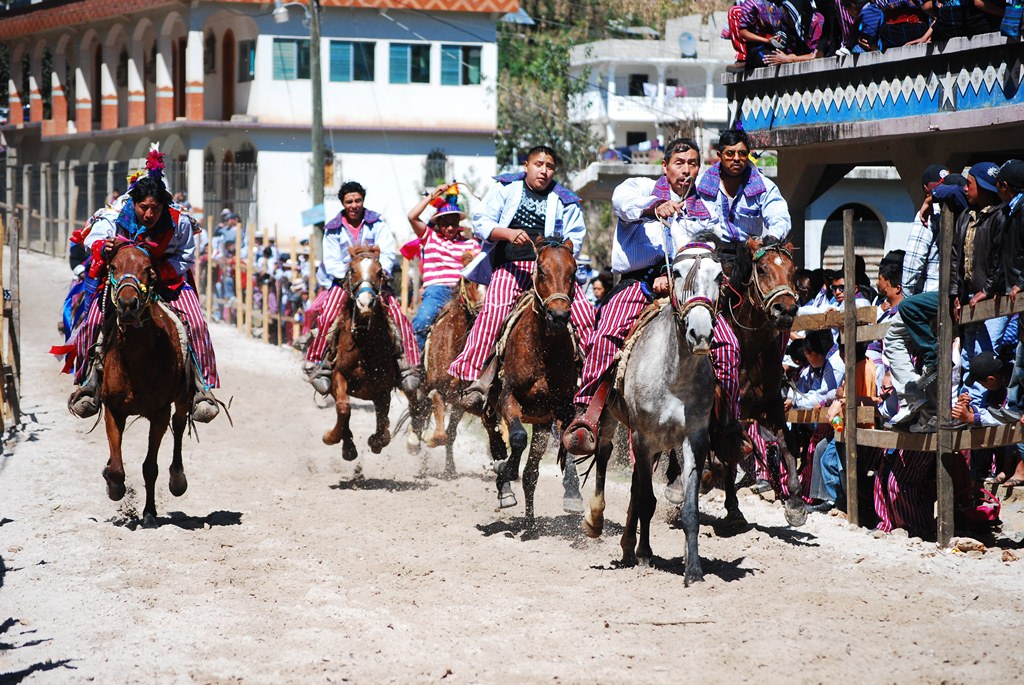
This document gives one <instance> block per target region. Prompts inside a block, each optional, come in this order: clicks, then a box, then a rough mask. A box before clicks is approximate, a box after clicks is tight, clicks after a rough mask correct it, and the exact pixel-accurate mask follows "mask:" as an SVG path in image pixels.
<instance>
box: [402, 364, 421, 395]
mask: <svg viewBox="0 0 1024 685" xmlns="http://www.w3.org/2000/svg"><path fill="white" fill-rule="evenodd" d="M398 375H399V379H400V381H399V382H400V385H401V386H402V390H403V392H406V393H414V392H416V390H417V389H418V388H419V387H420V382H421V381H422V378H420V372H419V368H418V367H415V366H409V363H408V362H407V361H406V360H405V357H401V358H399V360H398Z"/></svg>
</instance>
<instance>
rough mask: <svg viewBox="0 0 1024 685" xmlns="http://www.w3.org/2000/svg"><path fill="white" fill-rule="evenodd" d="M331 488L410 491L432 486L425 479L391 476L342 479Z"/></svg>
mask: <svg viewBox="0 0 1024 685" xmlns="http://www.w3.org/2000/svg"><path fill="white" fill-rule="evenodd" d="M328 487H330V488H331V490H386V491H388V492H408V491H410V490H426V489H427V488H429V487H432V486H431V484H430V483H426V482H423V481H408V480H394V479H391V478H353V479H351V480H340V481H338V483H337V484H336V485H331V486H328Z"/></svg>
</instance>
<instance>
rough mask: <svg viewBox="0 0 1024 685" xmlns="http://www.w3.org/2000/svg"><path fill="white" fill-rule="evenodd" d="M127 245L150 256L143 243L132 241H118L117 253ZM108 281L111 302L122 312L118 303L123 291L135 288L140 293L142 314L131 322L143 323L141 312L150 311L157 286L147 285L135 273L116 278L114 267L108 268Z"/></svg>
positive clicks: (115, 308) (116, 245)
mask: <svg viewBox="0 0 1024 685" xmlns="http://www.w3.org/2000/svg"><path fill="white" fill-rule="evenodd" d="M125 247H134V248H135V249H137V250H139V251H140V252H142V253H143V254H145V255H146V256H147V257H149V256H150V254H149V250H147V249H146V248H145V247H143V246H142V245H139V244H138V243H133V242H130V241H118V242H117V243H115V248H116V250H115V254H116V253H117V252H120V251H121V249H122V248H125ZM107 283H108V284H109V290H110V302H111V304H113V305H114V311H115V312H120V309H119V307H118V306H117V303H118V300H119V299H120V297H121V293H122V292H124V290H125V289H126V288H134V289H135V292H137V293H138V294H139V299H140V300H142V307H140V308H139V312H140V315H139V316H137V317H135V321H133V322H131V323H133V324H139V323H142V317H141V313H142V312H145V311H149V305H150V303H152V302H153V300H155V299H156V288H153V287H152V286H151V285H146V284H145V283H143V282H142V281H141V280H139V277H138V276H136V275H135V274H131V273H128V274H123V275H122V276H121V278H116V277H115V276H114V274H113V270H112V269H108V271H107ZM119 319H120V317H119Z"/></svg>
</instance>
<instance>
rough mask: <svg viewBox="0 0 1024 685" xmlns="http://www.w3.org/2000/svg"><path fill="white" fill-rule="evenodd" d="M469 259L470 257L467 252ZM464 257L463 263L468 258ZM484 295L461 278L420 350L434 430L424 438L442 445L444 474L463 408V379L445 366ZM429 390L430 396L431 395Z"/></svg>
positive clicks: (450, 466)
mask: <svg viewBox="0 0 1024 685" xmlns="http://www.w3.org/2000/svg"><path fill="white" fill-rule="evenodd" d="M470 259H472V257H471V256H470ZM468 261H469V260H467V259H466V258H465V257H464V258H463V262H464V264H463V265H464V266H465V263H466V262H468ZM482 303H483V295H482V294H481V292H480V286H478V285H477V284H476V283H471V282H469V281H467V280H466V279H461V280H460V281H459V285H458V292H457V293H456V294H455V295H454V296H453V297H452V299H451V300H449V301H448V304H446V305H445V306H444V308H443V309H442V310H441V313H440V314H438V315H437V319H436V320H435V321H434V325H433V326H431V328H430V332H429V333H428V334H427V345H426V347H425V348H424V350H423V361H424V367H425V371H426V378H424V381H423V385H422V386H421V390H422V392H423V397H424V401H426V400H427V399H432V401H433V410H434V434H433V435H432V436H430V438H429V439H428V440H427V444H428V445H429V446H430V447H437V446H438V445H444V446H445V466H444V476H445V477H446V478H453V477H454V476H455V457H454V455H453V447H454V444H455V435H456V433H457V431H458V428H459V421H461V420H462V416H463V414H465V410H463V409H462V408H461V407H460V406H459V403H458V402H457V400H458V398H459V394H460V392H461V388H462V385H463V384H462V383H461V382H460V381H459V380H458V379H456V378H453V377H452V376H450V375H448V367H449V366H450V365H451V363H452V361H453V360H454V359H455V357H457V356H458V355H459V353H460V352H462V348H463V347H465V346H466V339H467V338H468V337H469V330H470V329H471V328H472V327H473V321H475V320H476V315H477V314H478V313H479V312H480V306H481V304H482ZM431 394H432V396H431ZM446 404H447V405H448V406H449V407H451V416H450V417H449V419H448V427H447V429H446V428H445V424H444V411H445V405H446Z"/></svg>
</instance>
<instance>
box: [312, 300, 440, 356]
mask: <svg viewBox="0 0 1024 685" xmlns="http://www.w3.org/2000/svg"><path fill="white" fill-rule="evenodd" d="M324 292H325V293H326V294H325V295H323V300H322V301H321V300H320V296H319V295H318V296H317V300H318V301H320V314H319V317H318V318H317V331H316V337H315V338H313V342H312V344H311V345H310V346H309V350H307V351H306V359H307V360H309V361H311V362H322V361H323V360H324V356H326V354H327V343H328V342H329V341H328V340H327V333H328V332H329V331H330V330H331V324H333V323H334V320H335V319H337V318H338V313H339V312H340V311H341V308H342V306H343V305H344V304H345V301H346V300H348V291H346V290H345V288H344V287H342V286H340V285H332V286H331V287H330V288H328V289H327V290H325V291H324ZM379 297H380V300H381V302H383V303H384V306H385V307H387V309H388V316H390V317H391V320H392V321H393V322H394V323H395V326H396V327H397V328H398V333H399V335H400V337H401V343H402V351H403V353H404V355H405V359H406V361H407V362H408V363H409V366H419V363H420V350H419V348H418V347H416V334H415V333H413V330H412V324H411V323H409V319H407V318H406V316H405V312H403V311H402V305H401V304H400V303H399V302H398V300H397V299H396V298H395V296H394V295H392V294H391V293H390V292H388V291H387V289H383V290H381V291H380V296H379ZM313 306H314V307H315V306H316V303H315V302H314V305H313Z"/></svg>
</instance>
